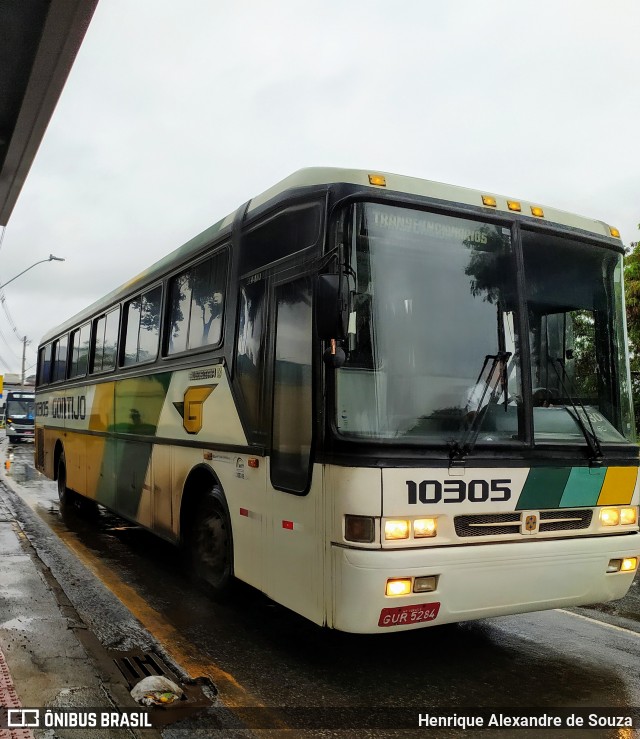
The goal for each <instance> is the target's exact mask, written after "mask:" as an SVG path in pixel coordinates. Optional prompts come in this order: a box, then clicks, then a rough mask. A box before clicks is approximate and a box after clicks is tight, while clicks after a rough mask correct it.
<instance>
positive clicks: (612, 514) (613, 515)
mask: <svg viewBox="0 0 640 739" xmlns="http://www.w3.org/2000/svg"><path fill="white" fill-rule="evenodd" d="M600 523H601V524H602V525H603V526H617V525H618V524H619V523H620V511H619V510H618V509H617V508H603V509H602V510H601V511H600Z"/></svg>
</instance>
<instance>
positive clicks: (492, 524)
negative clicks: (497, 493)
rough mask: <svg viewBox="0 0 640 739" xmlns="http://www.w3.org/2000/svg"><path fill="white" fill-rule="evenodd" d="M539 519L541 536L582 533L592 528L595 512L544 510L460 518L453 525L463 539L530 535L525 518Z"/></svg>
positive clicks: (457, 517) (454, 520)
mask: <svg viewBox="0 0 640 739" xmlns="http://www.w3.org/2000/svg"><path fill="white" fill-rule="evenodd" d="M532 513H533V515H537V516H538V532H539V533H541V534H544V533H547V532H550V531H579V530H581V529H588V528H589V526H591V519H592V518H593V511H592V510H589V509H584V510H556V511H541V512H540V513H537V514H536V513H535V511H534V512H532V511H514V512H513V513H481V514H478V515H475V516H456V517H455V518H454V519H453V524H454V527H455V530H456V534H457V535H458V536H460V537H471V536H509V535H511V536H519V535H523V536H529V534H528V533H527V532H525V531H523V524H524V518H525V517H526V516H530V515H532Z"/></svg>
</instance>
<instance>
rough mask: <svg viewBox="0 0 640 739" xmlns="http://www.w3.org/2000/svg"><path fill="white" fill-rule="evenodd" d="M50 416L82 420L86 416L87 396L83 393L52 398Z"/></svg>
mask: <svg viewBox="0 0 640 739" xmlns="http://www.w3.org/2000/svg"><path fill="white" fill-rule="evenodd" d="M51 417H52V418H64V419H66V420H71V419H74V420H76V421H77V420H82V421H84V419H85V418H86V417H87V398H86V397H85V396H84V395H71V396H67V397H62V398H54V399H53V400H52V401H51Z"/></svg>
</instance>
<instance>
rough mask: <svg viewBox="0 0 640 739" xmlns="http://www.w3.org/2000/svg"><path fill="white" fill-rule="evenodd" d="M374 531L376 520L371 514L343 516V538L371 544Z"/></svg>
mask: <svg viewBox="0 0 640 739" xmlns="http://www.w3.org/2000/svg"><path fill="white" fill-rule="evenodd" d="M375 533H376V522H375V519H374V518H373V516H345V517H344V538H345V539H346V540H347V541H357V542H359V543H361V544H371V542H372V541H373V539H374V537H375Z"/></svg>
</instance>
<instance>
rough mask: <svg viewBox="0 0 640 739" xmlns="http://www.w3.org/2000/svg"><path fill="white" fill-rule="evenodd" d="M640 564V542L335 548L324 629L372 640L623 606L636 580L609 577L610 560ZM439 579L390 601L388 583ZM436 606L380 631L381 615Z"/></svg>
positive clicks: (635, 538) (608, 539)
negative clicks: (423, 618) (429, 613)
mask: <svg viewBox="0 0 640 739" xmlns="http://www.w3.org/2000/svg"><path fill="white" fill-rule="evenodd" d="M632 556H636V557H640V534H638V533H637V532H634V533H630V534H624V535H618V536H594V537H575V538H572V539H558V540H549V539H547V540H533V541H525V542H509V543H507V542H504V543H499V544H483V545H476V546H473V545H472V546H452V547H432V548H430V549H410V550H394V551H388V550H362V549H348V548H345V547H339V546H335V545H334V546H333V547H332V567H333V582H334V588H333V604H332V606H333V607H332V612H331V613H330V614H328V616H329V618H328V621H329V625H330V626H332V627H333V628H336V629H339V630H341V631H347V632H353V633H376V632H388V631H397V630H407V629H415V628H421V627H424V626H435V625H439V624H445V623H453V622H458V621H469V620H473V619H478V618H488V617H493V616H504V615H508V614H513V613H525V612H528V611H539V610H545V609H549V608H560V607H567V606H579V605H587V604H591V603H600V602H603V601H608V600H616V599H618V598H622V597H623V596H624V595H625V594H626V592H627V590H628V589H629V587H630V586H631V583H632V582H633V578H634V576H635V574H636V573H635V571H633V572H616V573H607V571H606V570H607V566H608V564H609V561H610V560H611V559H621V558H624V557H632ZM427 576H437V578H438V582H437V589H436V590H435V591H434V592H429V593H420V594H416V593H412V594H410V595H405V596H398V597H388V596H386V595H385V584H386V581H387V579H389V578H399V577H414V578H415V577H427ZM426 603H432V604H435V603H437V604H439V605H438V608H437V609H435V610H437V616H436V617H435V618H434V619H433V620H430V621H428V622H426V623H425V622H421V623H392V621H393V620H392V619H387V621H389V622H390V625H388V626H381V625H379V621H380V620H381V613H382V611H383V610H384V609H389V608H394V609H395V608H400V607H403V606H412V605H414V606H417V605H419V604H426Z"/></svg>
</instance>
